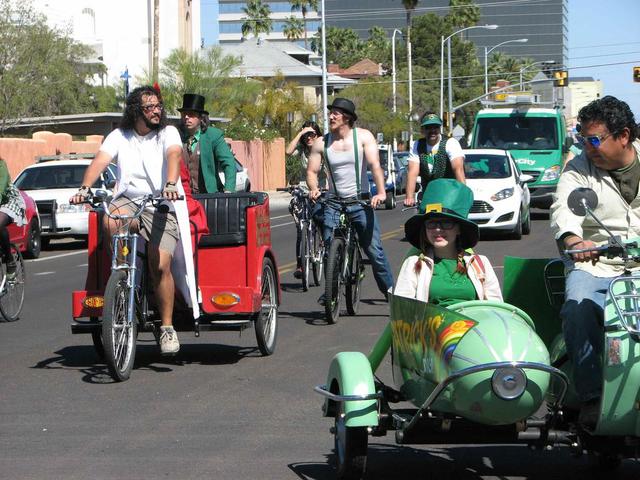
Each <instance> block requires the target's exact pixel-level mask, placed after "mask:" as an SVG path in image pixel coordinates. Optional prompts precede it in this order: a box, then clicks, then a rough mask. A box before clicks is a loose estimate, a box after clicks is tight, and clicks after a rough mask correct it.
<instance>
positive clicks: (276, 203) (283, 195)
mask: <svg viewBox="0 0 640 480" xmlns="http://www.w3.org/2000/svg"><path fill="white" fill-rule="evenodd" d="M267 195H269V207H271V208H280V207H288V206H289V202H291V194H290V193H289V192H276V191H275V190H273V191H270V192H267Z"/></svg>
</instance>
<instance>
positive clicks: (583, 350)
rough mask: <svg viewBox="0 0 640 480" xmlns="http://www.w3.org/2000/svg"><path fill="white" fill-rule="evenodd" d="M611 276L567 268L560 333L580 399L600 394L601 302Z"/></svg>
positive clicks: (602, 330) (595, 396)
mask: <svg viewBox="0 0 640 480" xmlns="http://www.w3.org/2000/svg"><path fill="white" fill-rule="evenodd" d="M612 280H613V278H606V277H605V278H602V277H595V276H593V275H591V274H590V273H588V272H585V271H583V270H571V271H570V272H569V273H568V275H567V279H566V285H565V303H564V305H563V306H562V309H561V310H560V318H562V333H563V335H564V341H565V344H566V345H567V355H568V357H569V360H570V361H571V364H572V367H573V384H574V387H575V389H576V393H577V394H578V398H579V399H580V400H581V401H583V402H586V401H588V400H591V399H594V398H598V397H600V395H601V394H602V344H603V342H604V327H603V325H604V302H605V297H606V294H607V290H608V289H609V284H610V283H611V281H612Z"/></svg>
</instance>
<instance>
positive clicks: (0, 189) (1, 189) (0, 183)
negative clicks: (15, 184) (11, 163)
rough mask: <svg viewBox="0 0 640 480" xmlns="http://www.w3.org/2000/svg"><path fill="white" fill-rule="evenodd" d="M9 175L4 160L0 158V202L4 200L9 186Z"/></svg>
mask: <svg viewBox="0 0 640 480" xmlns="http://www.w3.org/2000/svg"><path fill="white" fill-rule="evenodd" d="M10 181H11V176H10V175H9V169H8V168H7V164H6V163H5V161H4V160H0V202H3V201H4V200H5V194H6V193H7V188H8V187H9V182H10Z"/></svg>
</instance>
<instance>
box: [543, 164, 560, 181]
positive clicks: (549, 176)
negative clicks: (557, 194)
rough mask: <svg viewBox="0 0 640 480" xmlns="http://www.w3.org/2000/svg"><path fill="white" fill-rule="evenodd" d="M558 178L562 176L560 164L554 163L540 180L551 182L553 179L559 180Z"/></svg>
mask: <svg viewBox="0 0 640 480" xmlns="http://www.w3.org/2000/svg"><path fill="white" fill-rule="evenodd" d="M558 178H560V165H554V166H553V167H549V168H547V169H546V170H545V171H544V173H543V174H542V177H540V181H541V182H550V181H551V180H557V179H558Z"/></svg>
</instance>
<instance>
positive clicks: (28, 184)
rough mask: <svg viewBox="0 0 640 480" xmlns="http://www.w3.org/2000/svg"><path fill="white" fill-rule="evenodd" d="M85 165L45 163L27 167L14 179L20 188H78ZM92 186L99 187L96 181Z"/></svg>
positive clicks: (98, 182)
mask: <svg viewBox="0 0 640 480" xmlns="http://www.w3.org/2000/svg"><path fill="white" fill-rule="evenodd" d="M86 169H87V165H47V166H42V167H36V168H29V169H27V170H25V171H24V172H22V173H21V174H20V175H19V176H18V178H17V179H16V181H15V185H16V187H18V188H19V189H20V190H47V189H52V188H79V187H80V186H81V185H82V178H83V177H84V171H85V170H86ZM92 188H100V181H99V180H98V181H96V182H95V183H94V184H93V185H92Z"/></svg>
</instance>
